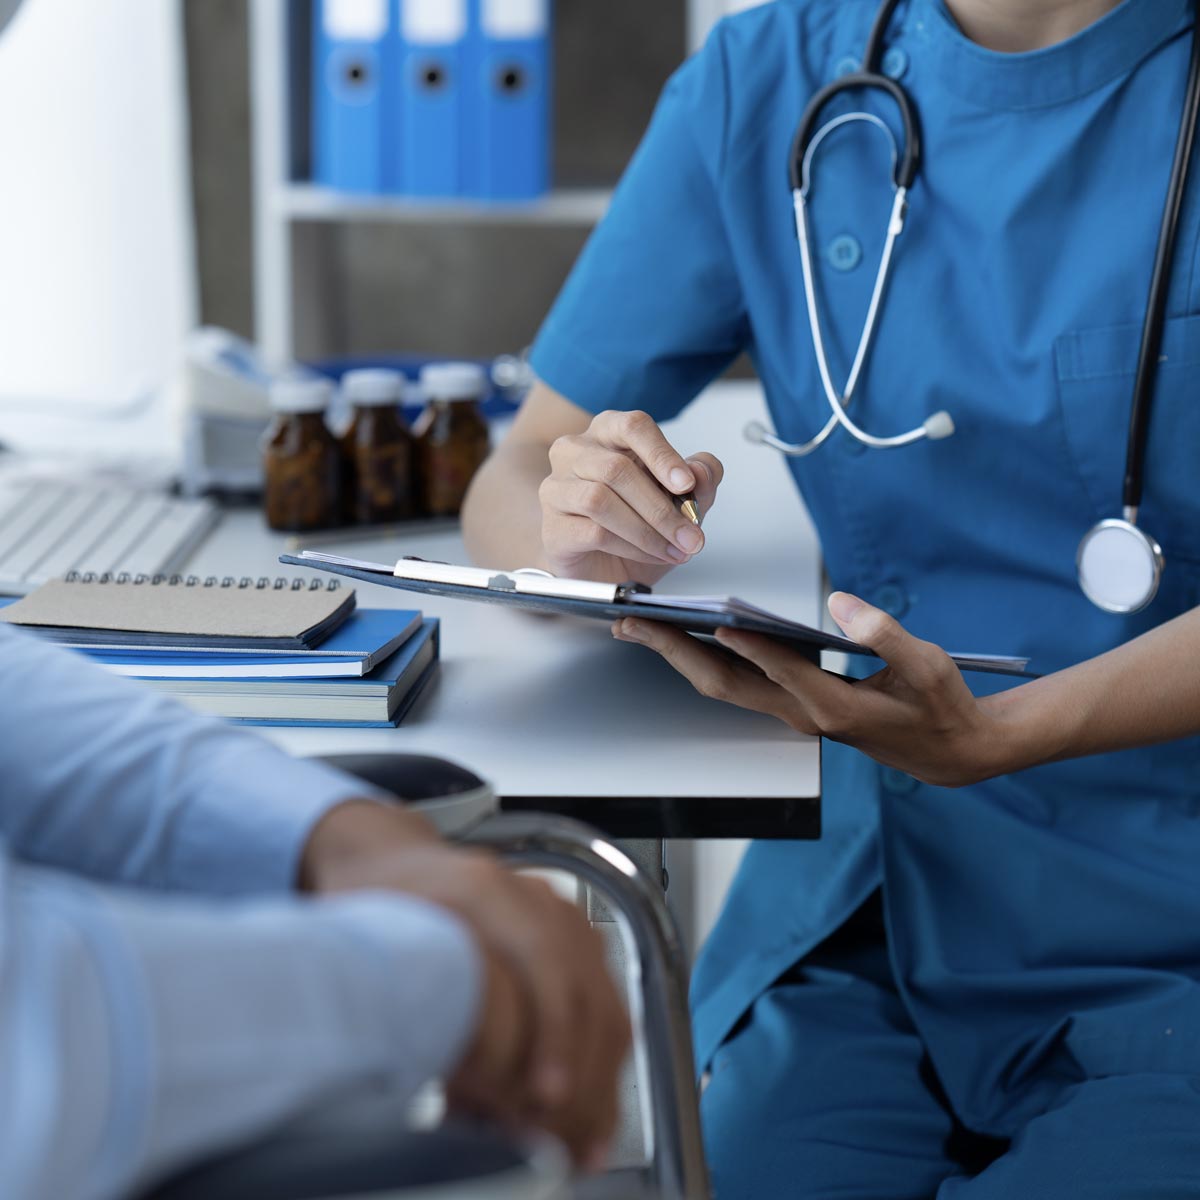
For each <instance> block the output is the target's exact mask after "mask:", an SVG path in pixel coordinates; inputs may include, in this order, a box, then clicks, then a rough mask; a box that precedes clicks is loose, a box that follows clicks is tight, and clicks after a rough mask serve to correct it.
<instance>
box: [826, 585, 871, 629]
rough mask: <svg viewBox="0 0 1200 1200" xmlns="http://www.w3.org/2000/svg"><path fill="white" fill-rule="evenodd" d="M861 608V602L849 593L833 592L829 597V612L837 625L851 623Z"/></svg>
mask: <svg viewBox="0 0 1200 1200" xmlns="http://www.w3.org/2000/svg"><path fill="white" fill-rule="evenodd" d="M862 606H863V602H862V601H861V600H860V599H859V598H858V597H857V596H852V595H850V593H849V592H834V593H833V595H832V596H830V597H829V611H830V613H832V614H833V619H834V620H835V621H837V623H838V624H839V625H848V624H849V623H850V622H851V621H853V620H854V618H855V615H856V614H857V613H858V610H859V609H860V608H862Z"/></svg>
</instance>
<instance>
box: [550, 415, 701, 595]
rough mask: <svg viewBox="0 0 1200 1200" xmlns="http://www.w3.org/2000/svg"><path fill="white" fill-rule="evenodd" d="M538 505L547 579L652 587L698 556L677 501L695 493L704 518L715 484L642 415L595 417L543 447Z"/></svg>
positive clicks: (696, 532)
mask: <svg viewBox="0 0 1200 1200" xmlns="http://www.w3.org/2000/svg"><path fill="white" fill-rule="evenodd" d="M550 468H551V470H550V474H549V476H547V478H546V479H545V481H544V482H543V483H542V485H541V488H540V490H539V492H538V498H539V500H540V502H541V507H542V545H543V553H544V555H545V560H546V563H547V566H548V567H549V568H550V570H551V571H553V572H554V573H555V574H556V575H564V576H568V577H572V578H576V579H600V580H606V581H609V582H612V583H624V582H625V581H626V580H630V579H633V580H637V581H638V582H639V583H647V584H653V583H656V582H657V581H658V580H659V579H661V578H662V577H663V576H664V575H665V574H666V573H667V572H668V571H669V570H670V569H671V568H672V567H675V566H678V565H679V564H680V563H685V562H687V561H688V560H689V559H691V558H692V557H693V556H694V555H696V554H698V553H699V552H700V551H701V550H702V549H703V548H704V534H703V533H702V532H701V531H700V529H699V528H698V527H697V526H695V525H693V524H692V523H691V521H689V520H688V519H687V518H686V517H685V516H683V514H682V513H681V512H680V511H679V508H678V505H677V504H676V502H675V499H674V498H676V497H679V496H683V495H685V494H686V493H688V492H695V495H696V501H697V503H698V505H699V507H700V512H701V514H702V515H703V514H704V513H707V512H708V510H709V509H710V508H711V507H712V505H713V501H714V499H715V498H716V494H717V488H718V487H719V486H720V483H721V478H722V476H723V475H724V473H725V472H724V468H723V467H722V466H721V463H720V461H719V460H718V459H717V458H715V457H714V456H713V455H711V454H706V453H702V454H694V455H692V456H691V457H690V458H687V459H685V458H684V457H683V456H682V455H681V454H680V453H679V452H678V451H677V450H676V449H675V447H674V446H672V445H671V443H670V442H668V441H667V439H666V438H665V437H664V436H663V432H662V430H661V429H659V427H658V426H657V425H656V424H655V422H654V420H653V418H652V417H650V416H648V415H647V414H646V413H644V412H602V413H600V414H599V415H598V416H596V417H594V418H593V419H592V422H591V424H590V425H589V426H588V428H587V429H586V431H585V432H583V433H581V434H577V435H573V436H570V437H560V438H559V439H558V440H557V441H556V442H554V444H553V445H552V446H551V447H550Z"/></svg>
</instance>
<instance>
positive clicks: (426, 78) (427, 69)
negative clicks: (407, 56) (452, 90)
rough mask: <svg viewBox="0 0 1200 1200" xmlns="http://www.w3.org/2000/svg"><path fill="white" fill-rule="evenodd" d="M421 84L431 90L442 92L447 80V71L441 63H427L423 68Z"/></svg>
mask: <svg viewBox="0 0 1200 1200" xmlns="http://www.w3.org/2000/svg"><path fill="white" fill-rule="evenodd" d="M420 79H421V85H422V86H423V87H424V88H426V90H428V91H431V92H440V91H441V90H442V89H443V88H444V87H445V86H446V81H447V71H446V69H445V67H443V66H442V65H441V64H440V63H427V64H426V65H425V66H424V67H422V68H421V72H420Z"/></svg>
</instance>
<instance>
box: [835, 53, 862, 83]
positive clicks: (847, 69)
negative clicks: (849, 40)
mask: <svg viewBox="0 0 1200 1200" xmlns="http://www.w3.org/2000/svg"><path fill="white" fill-rule="evenodd" d="M858 68H859V60H858V59H857V58H855V56H854V55H853V54H843V55H842V57H841V58H839V59H838V60H837V66H836V67H834V68H833V70H834V74H835V75H837V77H838V78H839V79H840V78H841V77H842V76H843V75H853V74H854V72H855V71H857V70H858Z"/></svg>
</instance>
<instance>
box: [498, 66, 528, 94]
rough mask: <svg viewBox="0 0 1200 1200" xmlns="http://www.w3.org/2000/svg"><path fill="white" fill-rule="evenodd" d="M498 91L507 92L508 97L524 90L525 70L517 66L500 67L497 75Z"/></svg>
mask: <svg viewBox="0 0 1200 1200" xmlns="http://www.w3.org/2000/svg"><path fill="white" fill-rule="evenodd" d="M497 79H498V82H499V84H500V90H501V91H502V92H507V93H509V95H515V94H516V93H517V92H521V91H524V90H525V81H526V76H525V70H524V68H522V67H518V66H507V67H501V68H500V70H499V72H498V75H497Z"/></svg>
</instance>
